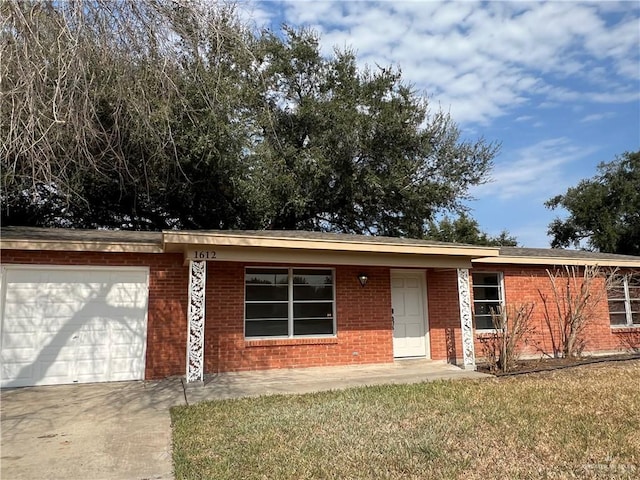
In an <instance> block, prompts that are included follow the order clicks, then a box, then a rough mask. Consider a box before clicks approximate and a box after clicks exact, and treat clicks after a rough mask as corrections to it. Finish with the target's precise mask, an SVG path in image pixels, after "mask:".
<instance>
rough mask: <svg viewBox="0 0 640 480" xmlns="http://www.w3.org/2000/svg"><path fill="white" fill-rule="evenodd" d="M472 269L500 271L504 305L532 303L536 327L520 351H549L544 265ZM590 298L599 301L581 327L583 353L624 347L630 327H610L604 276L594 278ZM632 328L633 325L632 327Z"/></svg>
mask: <svg viewBox="0 0 640 480" xmlns="http://www.w3.org/2000/svg"><path fill="white" fill-rule="evenodd" d="M474 270H475V271H483V272H503V274H504V289H505V302H506V304H507V305H509V304H513V305H517V304H522V303H533V304H534V308H533V314H532V317H531V321H532V324H533V327H534V328H535V334H534V335H532V336H531V342H530V344H529V345H523V346H522V351H523V353H525V354H528V355H542V354H552V353H553V345H552V341H551V335H550V333H549V328H548V326H547V324H546V322H545V315H544V303H543V301H542V297H541V293H542V295H543V296H545V297H546V298H547V304H548V307H549V309H550V311H551V312H553V311H554V309H555V303H554V302H553V293H552V289H551V283H550V280H549V277H548V275H547V272H546V267H544V266H514V265H491V266H479V265H476V266H475V267H474ZM594 286H595V289H594V291H593V294H592V298H594V299H595V298H598V299H599V301H598V302H597V303H596V302H592V304H591V307H590V311H592V312H593V321H591V322H590V323H589V324H588V326H587V328H586V329H585V331H584V339H585V345H584V353H585V354H589V353H598V352H612V351H617V350H625V349H627V346H626V345H625V338H626V337H628V336H629V335H633V331H630V329H620V328H611V326H610V323H609V307H608V304H607V298H606V292H604V280H603V279H597V280H596V283H595V284H594ZM631 330H633V329H631ZM475 347H476V356H480V355H481V354H482V347H481V344H480V343H479V342H478V341H477V339H476V345H475Z"/></svg>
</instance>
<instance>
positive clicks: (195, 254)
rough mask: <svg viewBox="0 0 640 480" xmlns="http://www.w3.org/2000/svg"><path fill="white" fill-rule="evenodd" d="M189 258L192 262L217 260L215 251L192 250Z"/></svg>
mask: <svg viewBox="0 0 640 480" xmlns="http://www.w3.org/2000/svg"><path fill="white" fill-rule="evenodd" d="M189 258H190V259H191V260H215V259H216V258H217V256H216V251H215V250H192V251H191V252H190V255H189Z"/></svg>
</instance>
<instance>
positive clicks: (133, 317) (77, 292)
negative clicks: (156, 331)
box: [1, 266, 148, 386]
mask: <svg viewBox="0 0 640 480" xmlns="http://www.w3.org/2000/svg"><path fill="white" fill-rule="evenodd" d="M147 276H148V272H147V271H146V269H139V268H115V269H110V270H106V269H105V270H103V269H95V268H94V269H92V268H82V267H79V268H78V269H75V268H74V269H66V268H55V267H47V266H43V267H42V268H38V269H34V268H29V267H13V266H12V267H6V271H5V274H4V275H3V283H4V289H3V291H4V299H3V300H4V310H3V318H2V353H1V360H2V370H1V372H2V386H24V385H47V384H56V383H75V382H80V383H82V382H97V381H110V380H114V375H113V374H112V372H117V375H116V377H117V379H118V380H132V379H141V378H144V359H145V350H146V326H147V323H146V315H147V299H148V284H147Z"/></svg>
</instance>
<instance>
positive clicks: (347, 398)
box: [172, 361, 640, 480]
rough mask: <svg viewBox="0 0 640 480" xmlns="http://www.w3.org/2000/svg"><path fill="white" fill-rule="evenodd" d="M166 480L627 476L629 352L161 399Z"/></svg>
mask: <svg viewBox="0 0 640 480" xmlns="http://www.w3.org/2000/svg"><path fill="white" fill-rule="evenodd" d="M172 419H173V425H174V427H173V439H174V440H173V441H174V464H175V469H176V478H177V479H190V480H192V479H193V480H195V479H212V478H215V479H309V478H335V479H343V478H353V479H356V478H388V479H401V478H402V479H412V478H415V479H418V478H420V479H423V478H463V477H464V478H477V479H485V478H554V479H560V478H622V479H624V478H629V479H632V478H638V477H640V361H630V362H622V363H616V364H598V365H590V366H583V367H578V368H574V369H569V370H561V371H556V372H545V373H539V374H532V375H525V376H519V377H506V378H496V379H487V380H477V381H439V382H432V383H421V384H414V385H389V386H376V387H365V388H354V389H350V390H345V391H337V392H325V393H317V394H309V395H296V396H266V397H260V398H251V399H240V400H228V401H218V402H207V403H202V404H199V405H195V406H191V407H177V408H174V409H173V410H172Z"/></svg>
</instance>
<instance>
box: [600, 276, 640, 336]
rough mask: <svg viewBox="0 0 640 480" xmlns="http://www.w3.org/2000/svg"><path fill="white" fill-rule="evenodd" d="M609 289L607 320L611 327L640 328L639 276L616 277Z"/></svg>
mask: <svg viewBox="0 0 640 480" xmlns="http://www.w3.org/2000/svg"><path fill="white" fill-rule="evenodd" d="M612 283H613V284H612V286H611V287H610V288H609V291H608V294H607V297H608V300H609V320H610V321H611V325H612V326H622V327H624V326H627V327H634V326H636V327H637V326H640V275H638V274H635V275H623V276H619V277H616V279H615V280H614V281H613V282H612Z"/></svg>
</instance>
